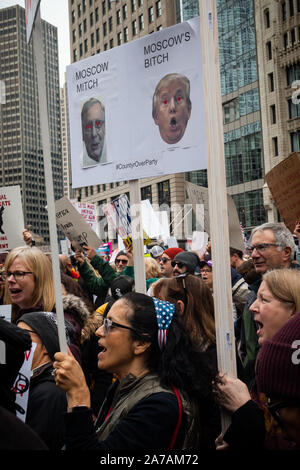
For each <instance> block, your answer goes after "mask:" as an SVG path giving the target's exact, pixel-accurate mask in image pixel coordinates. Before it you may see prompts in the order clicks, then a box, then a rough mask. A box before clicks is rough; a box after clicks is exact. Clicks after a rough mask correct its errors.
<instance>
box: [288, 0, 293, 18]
mask: <svg viewBox="0 0 300 470" xmlns="http://www.w3.org/2000/svg"><path fill="white" fill-rule="evenodd" d="M289 4H290V16H294V0H289Z"/></svg>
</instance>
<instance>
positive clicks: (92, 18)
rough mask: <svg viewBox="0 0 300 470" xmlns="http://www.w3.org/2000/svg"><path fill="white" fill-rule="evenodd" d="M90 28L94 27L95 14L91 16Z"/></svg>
mask: <svg viewBox="0 0 300 470" xmlns="http://www.w3.org/2000/svg"><path fill="white" fill-rule="evenodd" d="M90 26H91V27H92V26H94V13H93V12H92V13H91V14H90Z"/></svg>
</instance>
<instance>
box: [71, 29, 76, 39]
mask: <svg viewBox="0 0 300 470" xmlns="http://www.w3.org/2000/svg"><path fill="white" fill-rule="evenodd" d="M72 36H73V42H75V41H76V29H73V31H72Z"/></svg>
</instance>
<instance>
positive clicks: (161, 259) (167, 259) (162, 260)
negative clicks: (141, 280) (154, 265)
mask: <svg viewBox="0 0 300 470" xmlns="http://www.w3.org/2000/svg"><path fill="white" fill-rule="evenodd" d="M160 261H161V262H162V264H166V262H167V261H171V260H170V258H160Z"/></svg>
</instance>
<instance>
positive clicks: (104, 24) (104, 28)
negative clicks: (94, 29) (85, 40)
mask: <svg viewBox="0 0 300 470" xmlns="http://www.w3.org/2000/svg"><path fill="white" fill-rule="evenodd" d="M106 35H107V23H106V21H105V22H104V23H103V36H106Z"/></svg>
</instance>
